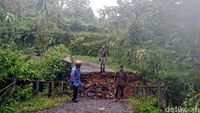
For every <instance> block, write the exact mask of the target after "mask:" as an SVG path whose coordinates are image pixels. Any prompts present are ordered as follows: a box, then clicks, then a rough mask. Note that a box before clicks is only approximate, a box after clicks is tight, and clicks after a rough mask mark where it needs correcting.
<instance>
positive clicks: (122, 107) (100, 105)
mask: <svg viewBox="0 0 200 113" xmlns="http://www.w3.org/2000/svg"><path fill="white" fill-rule="evenodd" d="M81 71H82V73H90V72H98V71H99V65H98V64H94V63H88V62H84V63H83V65H82V68H81ZM106 71H109V72H113V70H110V69H106ZM36 113H132V111H131V110H130V109H129V107H128V106H127V104H126V102H125V101H119V102H113V100H111V99H91V98H87V97H81V98H80V101H79V102H78V103H73V102H72V101H66V102H65V103H63V104H61V105H59V106H57V107H54V108H50V109H45V110H41V111H37V112H36Z"/></svg>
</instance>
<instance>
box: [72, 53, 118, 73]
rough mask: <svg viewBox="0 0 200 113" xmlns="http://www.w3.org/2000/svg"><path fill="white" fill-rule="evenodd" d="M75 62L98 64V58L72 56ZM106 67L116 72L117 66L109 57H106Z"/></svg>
mask: <svg viewBox="0 0 200 113" xmlns="http://www.w3.org/2000/svg"><path fill="white" fill-rule="evenodd" d="M73 57H74V59H75V60H78V59H79V60H82V61H87V62H93V63H97V64H99V58H98V57H92V56H80V55H76V56H73ZM106 66H108V67H109V68H110V69H113V70H117V67H118V64H117V62H116V61H114V60H113V59H112V58H111V57H108V59H107V61H106Z"/></svg>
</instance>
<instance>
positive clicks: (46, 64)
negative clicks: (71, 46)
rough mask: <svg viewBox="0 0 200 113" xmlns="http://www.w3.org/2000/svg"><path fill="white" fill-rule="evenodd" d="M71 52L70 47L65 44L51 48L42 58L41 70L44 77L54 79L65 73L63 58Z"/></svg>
mask: <svg viewBox="0 0 200 113" xmlns="http://www.w3.org/2000/svg"><path fill="white" fill-rule="evenodd" d="M68 54H69V51H68V49H67V48H66V47H65V46H64V45H58V46H55V47H51V48H49V49H48V50H47V51H46V52H45V53H44V54H43V55H42V58H41V62H40V63H41V64H39V65H40V66H38V67H40V70H41V76H42V77H43V78H44V79H47V80H52V79H55V78H56V76H59V75H63V74H64V73H65V71H66V67H65V65H64V63H63V59H64V58H65V57H66V56H67V55H68Z"/></svg>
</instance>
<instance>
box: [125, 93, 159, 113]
mask: <svg viewBox="0 0 200 113" xmlns="http://www.w3.org/2000/svg"><path fill="white" fill-rule="evenodd" d="M127 101H128V104H129V105H130V106H131V107H132V108H133V109H134V111H135V112H136V113H160V112H161V111H160V110H159V109H158V108H156V102H157V101H156V99H155V98H153V97H147V98H145V99H139V98H135V97H131V98H129V99H128V100H127Z"/></svg>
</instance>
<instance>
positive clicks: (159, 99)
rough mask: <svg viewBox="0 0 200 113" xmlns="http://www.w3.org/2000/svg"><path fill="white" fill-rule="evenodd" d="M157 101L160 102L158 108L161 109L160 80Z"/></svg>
mask: <svg viewBox="0 0 200 113" xmlns="http://www.w3.org/2000/svg"><path fill="white" fill-rule="evenodd" d="M157 100H158V107H159V108H161V81H160V79H159V80H158V82H157Z"/></svg>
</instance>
